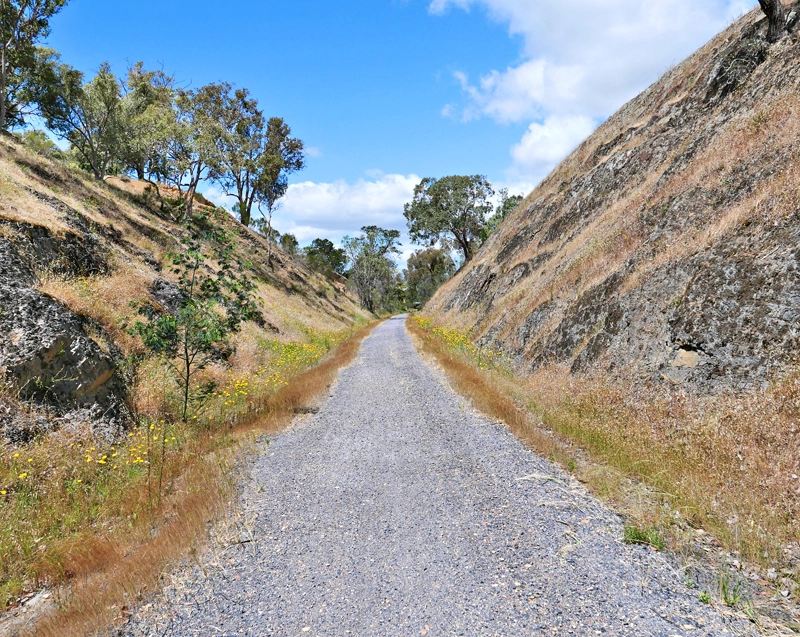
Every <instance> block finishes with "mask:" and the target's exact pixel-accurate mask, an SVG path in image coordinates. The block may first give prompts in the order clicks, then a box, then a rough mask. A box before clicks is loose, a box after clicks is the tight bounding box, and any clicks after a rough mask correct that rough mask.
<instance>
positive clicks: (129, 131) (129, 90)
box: [119, 62, 177, 180]
mask: <svg viewBox="0 0 800 637" xmlns="http://www.w3.org/2000/svg"><path fill="white" fill-rule="evenodd" d="M173 84H174V80H173V79H172V78H171V77H170V76H168V75H166V74H165V73H164V72H163V71H147V70H146V69H145V68H144V64H143V63H142V62H137V63H136V64H135V65H134V66H133V67H132V68H131V69H129V71H128V77H127V79H126V81H125V91H126V92H125V96H124V97H123V99H122V112H123V125H124V134H123V135H122V139H121V140H120V147H119V160H120V162H121V163H122V165H123V167H124V169H125V170H126V171H130V172H132V173H135V174H136V176H137V178H138V179H141V180H144V179H146V178H147V176H148V175H155V176H157V178H158V177H161V178H163V177H164V176H166V174H168V173H169V172H170V170H169V165H168V164H169V156H168V153H167V151H168V149H169V145H170V141H171V140H172V139H173V137H174V136H175V135H176V127H177V120H176V114H175V110H174V108H173V97H174V89H173Z"/></svg>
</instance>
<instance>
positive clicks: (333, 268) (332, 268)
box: [303, 239, 347, 278]
mask: <svg viewBox="0 0 800 637" xmlns="http://www.w3.org/2000/svg"><path fill="white" fill-rule="evenodd" d="M303 253H304V254H305V256H306V261H308V265H309V267H311V269H313V270H316V271H317V272H321V273H322V274H324V275H325V276H327V277H329V278H330V277H332V276H333V274H334V273H336V274H339V275H344V273H345V271H346V270H347V253H346V252H345V251H344V250H343V249H341V248H337V247H336V246H335V245H333V242H332V241H330V239H314V240H313V241H312V242H311V245H308V246H306V247H305V248H303Z"/></svg>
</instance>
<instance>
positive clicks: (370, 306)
mask: <svg viewBox="0 0 800 637" xmlns="http://www.w3.org/2000/svg"><path fill="white" fill-rule="evenodd" d="M361 232H362V234H361V235H360V236H358V237H343V238H342V245H343V246H344V250H345V252H346V253H347V256H348V258H349V260H350V264H351V265H350V272H349V279H350V282H351V284H352V285H353V286H354V287H355V289H356V292H357V293H358V298H359V301H360V303H361V307H362V308H366V309H367V310H369V311H370V312H372V313H375V312H376V311H378V310H384V311H388V310H390V309H392V308H393V305H394V302H395V300H396V299H397V296H398V290H397V285H398V281H397V266H396V265H395V263H394V261H393V259H392V256H393V255H395V254H399V253H400V250H399V249H398V246H400V241H399V239H400V231H399V230H385V229H383V228H379V227H377V226H364V227H363V228H361Z"/></svg>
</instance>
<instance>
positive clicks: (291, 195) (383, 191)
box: [275, 170, 420, 243]
mask: <svg viewBox="0 0 800 637" xmlns="http://www.w3.org/2000/svg"><path fill="white" fill-rule="evenodd" d="M369 172H370V175H371V176H372V178H371V179H369V180H366V179H361V180H359V181H357V182H356V183H348V182H346V181H344V180H338V181H335V182H332V183H317V182H311V181H305V182H301V183H297V184H292V185H291V186H289V191H288V192H287V193H286V198H285V199H284V201H283V204H282V205H281V207H280V208H279V209H278V211H277V212H276V213H275V226H276V227H277V228H278V229H280V230H281V232H291V233H293V234H294V235H295V236H297V238H298V240H299V241H300V242H301V243H305V242H308V241H311V240H313V239H316V238H317V237H325V238H328V239H330V240H331V241H334V242H338V241H339V240H340V239H341V237H342V236H344V235H346V234H350V235H352V234H357V233H358V232H359V230H360V229H361V227H362V226H366V225H376V226H380V227H382V228H391V229H396V230H401V231H404V230H405V227H406V220H405V218H404V217H403V204H404V203H406V202H407V201H411V198H412V197H413V194H414V186H416V185H417V184H418V183H419V182H420V178H419V177H418V176H417V175H384V174H381V173H380V171H374V170H373V171H369Z"/></svg>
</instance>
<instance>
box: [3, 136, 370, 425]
mask: <svg viewBox="0 0 800 637" xmlns="http://www.w3.org/2000/svg"><path fill="white" fill-rule="evenodd" d="M141 185H142V184H139V183H137V182H130V181H127V180H125V181H123V180H120V179H110V180H108V181H107V182H106V183H100V182H97V181H96V180H94V179H92V178H91V177H89V176H87V175H84V174H82V173H80V172H79V171H74V170H69V169H67V168H66V167H65V166H63V165H62V164H60V163H58V162H54V161H51V160H49V159H47V158H44V157H41V156H38V155H36V154H34V153H32V152H31V151H29V150H27V149H26V148H25V147H23V146H21V145H20V144H18V143H17V142H16V141H15V140H14V139H13V138H10V137H3V138H2V139H0V308H2V312H0V368H3V369H4V371H5V376H6V379H7V381H8V383H7V384H8V387H7V388H6V390H4V391H6V396H8V392H10V393H12V394H13V393H17V392H18V393H19V394H21V396H22V398H24V399H33V400H34V401H35V402H38V403H40V404H44V405H47V406H48V408H49V409H52V410H54V411H55V412H56V413H58V414H63V413H68V412H70V410H74V409H76V408H83V409H86V408H91V407H92V406H94V405H99V407H100V408H101V411H102V412H104V413H106V414H107V415H108V416H109V417H116V416H117V415H118V414H119V411H120V409H121V408H122V406H123V404H124V402H125V401H126V400H127V399H129V398H130V396H126V393H129V392H128V390H129V384H130V382H129V381H130V380H131V379H130V378H126V377H125V367H126V366H125V360H126V357H128V356H129V355H130V354H135V353H137V352H138V353H140V352H141V350H140V348H141V345H140V343H139V342H138V341H137V340H136V339H134V338H132V337H131V336H130V335H129V334H128V333H127V332H126V330H125V329H124V326H125V324H126V323H128V324H130V323H131V322H132V321H133V320H136V317H137V306H138V307H141V306H142V305H143V304H150V305H152V306H154V307H156V308H162V309H163V308H166V309H169V308H170V306H171V304H174V302H175V300H176V298H177V297H176V294H178V291H177V289H176V288H175V286H174V282H175V280H176V279H175V276H174V275H173V274H172V272H171V271H170V267H169V266H170V261H169V258H168V257H167V255H168V253H169V252H170V251H176V250H179V249H180V248H181V243H180V240H181V238H182V237H184V236H185V235H186V234H187V228H186V227H185V226H182V225H180V224H178V223H176V222H175V221H174V220H172V219H171V218H170V217H169V216H168V215H166V214H164V213H161V212H160V211H159V207H158V206H156V205H153V201H152V199H151V200H150V201H148V200H147V198H146V197H143V196H142V194H141V190H142V188H141V187H140V186H141ZM205 204H206V202H205V200H203V199H202V198H201V197H199V198H198V201H197V203H196V205H195V211H196V213H198V215H199V214H200V213H204V214H208V215H210V218H211V219H212V222H213V223H215V224H218V225H219V226H221V227H222V228H224V229H225V230H226V231H227V232H228V233H229V234H230V236H231V237H232V238H233V243H234V246H235V251H236V254H237V255H238V257H239V258H240V259H242V260H243V261H244V262H245V263H246V265H247V271H248V274H249V277H250V279H251V280H252V281H253V282H255V283H256V284H257V301H258V305H259V307H260V309H261V311H262V313H263V317H264V321H263V322H259V323H254V322H249V323H246V324H245V325H244V327H243V329H242V332H241V333H240V334H239V335H238V337H237V343H236V345H237V351H236V354H235V356H234V357H233V358H232V359H230V360H228V361H226V362H224V364H223V367H226V368H227V369H228V370H233V371H234V372H236V373H247V372H248V371H252V369H254V368H256V367H257V366H258V364H259V356H260V353H259V347H261V348H262V349H263V346H264V344H265V343H267V342H269V341H274V340H292V341H304V340H306V338H307V337H308V335H309V334H310V333H312V332H334V331H337V330H342V329H344V328H347V327H349V326H351V325H352V324H353V323H354V322H356V321H359V320H363V319H364V318H365V316H364V315H363V314H362V313H361V311H360V310H359V308H358V306H357V304H356V303H355V302H354V301H353V299H352V298H351V297H350V295H349V293H348V292H347V291H346V289H345V287H344V284H343V283H342V282H339V281H337V282H333V281H329V280H327V279H325V278H324V277H321V276H320V275H318V274H316V273H314V272H312V271H310V270H309V269H308V268H307V267H306V266H305V265H304V264H303V263H302V262H301V261H300V260H299V259H297V258H292V257H290V256H289V255H287V254H285V253H284V252H282V251H281V250H280V249H279V248H275V247H273V267H272V268H269V267H267V264H266V261H267V259H266V257H267V244H266V242H265V240H264V239H263V237H261V236H260V235H258V234H256V233H254V232H252V231H250V230H247V229H245V228H243V227H242V226H241V224H239V223H237V222H236V221H235V220H234V219H232V218H231V217H230V216H229V215H228V214H227V213H224V212H220V211H215V210H214V209H213V208H212V207H210V206H208V205H205ZM223 371H224V370H223ZM220 373H221V372H220ZM11 402H13V401H11ZM3 404H4V405H7V404H9V401H7V400H6V401H4V402H3ZM9 409H10V408H9ZM7 411H8V410H7ZM12 420H14V419H13V418H11V414H10V412H9V413H7V414H5V415H4V414H0V429H3V428H4V427H7V428H10V429H9V430H8V431H6V432H5V433H6V437H7V438H9V436H10V439H14V438H15V436H16V437H20V436H22V437H23V438H24V436H25V435H26V434H25V433H24V432H21V431H18V429H19V427H18V426H17V424H15V425H13V427H12V424H11V421H12ZM17 420H18V419H17ZM23 429H24V428H23ZM10 432H11V433H10Z"/></svg>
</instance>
